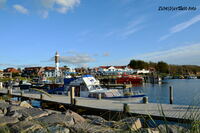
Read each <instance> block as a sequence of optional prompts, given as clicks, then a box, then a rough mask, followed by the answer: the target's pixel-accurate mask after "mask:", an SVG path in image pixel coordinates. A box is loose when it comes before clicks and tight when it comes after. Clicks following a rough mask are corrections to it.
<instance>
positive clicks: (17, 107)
mask: <svg viewBox="0 0 200 133" xmlns="http://www.w3.org/2000/svg"><path fill="white" fill-rule="evenodd" d="M22 109H26V108H25V107H21V106H10V107H8V108H7V113H10V112H13V111H17V110H22Z"/></svg>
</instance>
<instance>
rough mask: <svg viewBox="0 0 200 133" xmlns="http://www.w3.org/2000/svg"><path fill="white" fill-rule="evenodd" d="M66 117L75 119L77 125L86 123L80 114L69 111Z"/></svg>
mask: <svg viewBox="0 0 200 133" xmlns="http://www.w3.org/2000/svg"><path fill="white" fill-rule="evenodd" d="M65 115H66V116H70V117H72V118H73V119H74V122H75V123H79V122H85V121H86V120H85V119H84V118H83V117H82V116H80V115H79V114H77V113H75V112H73V111H71V110H67V112H66V113H65Z"/></svg>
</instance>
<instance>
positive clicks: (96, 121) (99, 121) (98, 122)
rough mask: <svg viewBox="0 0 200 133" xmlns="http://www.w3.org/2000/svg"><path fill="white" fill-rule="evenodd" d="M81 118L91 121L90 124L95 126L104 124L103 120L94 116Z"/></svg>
mask: <svg viewBox="0 0 200 133" xmlns="http://www.w3.org/2000/svg"><path fill="white" fill-rule="evenodd" d="M83 117H84V118H86V119H89V120H91V121H90V123H91V124H95V125H102V124H104V123H105V122H106V120H105V119H104V118H102V117H100V116H96V115H83Z"/></svg>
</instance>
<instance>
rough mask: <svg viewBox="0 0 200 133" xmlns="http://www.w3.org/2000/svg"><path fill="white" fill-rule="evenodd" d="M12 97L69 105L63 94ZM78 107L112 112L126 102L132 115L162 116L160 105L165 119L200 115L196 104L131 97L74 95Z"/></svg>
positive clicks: (29, 94)
mask: <svg viewBox="0 0 200 133" xmlns="http://www.w3.org/2000/svg"><path fill="white" fill-rule="evenodd" d="M7 92H8V90H0V95H5V94H7ZM11 96H13V97H23V98H27V99H34V100H42V101H45V102H53V103H58V104H61V105H70V97H68V96H64V95H52V96H51V97H49V96H47V95H43V96H42V99H41V94H35V93H33V92H24V93H23V95H21V93H20V91H18V92H17V91H13V92H12V95H11ZM75 99H76V101H77V103H76V105H75V106H76V107H78V108H80V109H81V108H87V109H90V110H92V109H94V110H104V111H113V112H122V111H123V105H124V103H127V104H128V105H129V107H130V113H131V114H132V115H143V116H149V115H151V116H152V117H153V118H158V119H159V118H160V119H161V118H162V119H163V114H162V113H161V107H162V110H163V112H164V115H165V117H166V119H168V120H171V121H183V120H192V119H193V118H194V119H199V117H200V107H198V106H193V107H191V106H188V105H170V104H156V103H147V104H142V103H136V102H135V101H134V100H133V98H132V99H127V100H125V101H123V100H120V101H119V100H105V99H101V100H98V99H92V98H82V97H75Z"/></svg>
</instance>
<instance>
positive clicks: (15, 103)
mask: <svg viewBox="0 0 200 133" xmlns="http://www.w3.org/2000/svg"><path fill="white" fill-rule="evenodd" d="M9 104H10V105H15V106H19V104H20V101H13V100H12V101H9Z"/></svg>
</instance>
